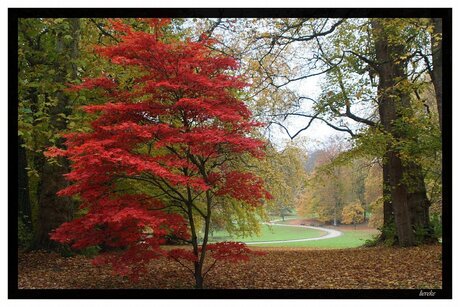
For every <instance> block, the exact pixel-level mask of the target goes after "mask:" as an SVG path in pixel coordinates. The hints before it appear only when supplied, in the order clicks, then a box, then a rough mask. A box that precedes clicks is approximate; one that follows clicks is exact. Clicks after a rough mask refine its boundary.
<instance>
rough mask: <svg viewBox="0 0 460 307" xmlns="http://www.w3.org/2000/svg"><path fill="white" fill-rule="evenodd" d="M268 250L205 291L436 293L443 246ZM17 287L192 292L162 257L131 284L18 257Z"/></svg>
mask: <svg viewBox="0 0 460 307" xmlns="http://www.w3.org/2000/svg"><path fill="white" fill-rule="evenodd" d="M258 250H263V251H265V252H267V254H266V255H264V256H259V257H255V258H253V259H252V260H251V261H250V262H247V263H243V264H227V263H220V264H219V265H217V266H216V267H215V268H214V270H213V271H211V272H210V273H209V274H208V276H206V280H205V287H206V288H224V289H235V288H236V289H247V288H250V289H282V288H288V289H407V288H414V289H420V288H429V289H439V288H441V285H442V260H441V246H440V245H436V246H422V247H412V248H388V247H377V248H355V249H342V250H308V249H305V248H258ZM18 286H19V288H22V289H47V288H48V289H49V288H51V289H69V288H73V289H75V288H76V289H88V288H99V289H107V288H154V289H158V288H163V289H164V288H192V287H193V280H192V277H191V274H190V272H188V271H187V270H186V269H185V268H183V267H181V266H180V265H178V264H176V263H175V262H172V261H168V260H166V259H163V260H158V261H153V262H152V264H151V265H150V270H149V273H148V274H147V275H145V276H143V277H142V278H141V280H140V281H139V283H137V284H135V283H133V282H131V281H130V280H129V279H127V278H122V277H119V276H113V275H112V274H111V270H110V268H108V267H102V268H101V267H94V266H92V265H91V263H90V259H88V258H86V257H84V256H73V257H68V258H64V257H62V256H60V255H59V254H56V253H46V252H43V251H35V252H28V253H20V256H19V283H18Z"/></svg>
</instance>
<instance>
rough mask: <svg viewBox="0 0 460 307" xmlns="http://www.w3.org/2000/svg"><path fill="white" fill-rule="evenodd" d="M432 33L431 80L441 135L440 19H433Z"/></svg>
mask: <svg viewBox="0 0 460 307" xmlns="http://www.w3.org/2000/svg"><path fill="white" fill-rule="evenodd" d="M433 26H434V27H433V33H432V34H431V53H432V62H433V69H432V73H431V79H432V82H433V85H434V90H435V93H436V104H437V107H438V116H439V127H440V129H441V133H442V40H441V39H442V19H441V18H433Z"/></svg>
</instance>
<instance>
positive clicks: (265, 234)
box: [210, 225, 326, 246]
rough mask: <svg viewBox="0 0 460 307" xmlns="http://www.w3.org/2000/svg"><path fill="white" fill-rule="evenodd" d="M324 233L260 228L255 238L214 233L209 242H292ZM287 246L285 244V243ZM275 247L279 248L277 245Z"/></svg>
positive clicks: (266, 226) (223, 232)
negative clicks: (259, 232)
mask: <svg viewBox="0 0 460 307" xmlns="http://www.w3.org/2000/svg"><path fill="white" fill-rule="evenodd" d="M325 234H326V233H325V232H323V231H320V230H315V229H302V228H296V227H284V226H276V225H274V226H268V225H262V226H261V234H260V235H259V236H257V237H231V236H230V235H229V234H228V233H227V232H226V231H215V232H214V235H213V236H212V237H210V241H213V242H219V241H230V240H232V241H242V242H256V241H277V240H294V239H305V238H316V237H320V236H322V235H325ZM286 244H287V243H286ZM276 246H279V245H278V244H277V245H276Z"/></svg>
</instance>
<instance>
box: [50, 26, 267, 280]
mask: <svg viewBox="0 0 460 307" xmlns="http://www.w3.org/2000/svg"><path fill="white" fill-rule="evenodd" d="M145 21H146V22H147V23H149V24H150V26H151V31H149V32H143V31H137V30H134V29H133V28H131V27H130V26H128V25H126V24H124V23H122V22H121V21H119V20H112V22H111V23H112V27H113V29H114V30H116V35H117V38H118V40H119V43H116V44H114V45H110V46H99V47H97V48H96V52H98V53H99V54H100V55H101V56H102V57H104V58H106V59H108V60H109V61H110V62H111V63H112V64H114V65H115V66H118V67H124V68H126V69H132V70H133V71H135V72H136V78H135V80H134V85H133V86H130V87H127V86H126V85H125V84H122V83H121V82H119V80H117V79H116V78H115V77H113V76H109V75H108V74H105V75H104V74H103V75H102V76H100V77H98V78H90V79H86V80H85V81H84V82H83V83H81V84H79V85H75V86H73V87H71V88H70V91H99V92H100V93H101V94H102V95H104V97H106V102H105V103H103V104H98V105H88V106H85V107H84V110H85V111H86V112H87V113H89V114H93V113H94V114H95V115H93V118H95V119H94V120H93V121H92V122H91V127H92V131H91V132H80V133H78V132H77V133H70V134H67V135H65V138H66V142H65V148H56V147H54V148H51V149H49V150H48V152H47V155H48V156H49V157H59V156H64V157H67V158H68V159H69V160H70V161H71V163H72V171H71V172H70V173H69V174H67V175H66V179H67V180H69V181H71V182H72V183H73V184H72V185H70V186H68V187H67V188H65V189H63V190H61V191H60V192H59V195H60V196H78V198H79V199H80V200H81V206H80V210H81V211H82V212H84V214H83V215H82V216H81V217H79V218H77V219H75V220H73V221H71V222H68V223H65V224H63V225H62V226H61V227H59V228H58V229H56V231H54V232H53V233H52V236H51V237H52V239H53V240H56V241H58V242H61V243H67V244H71V246H72V247H73V248H76V249H82V248H86V247H90V246H96V245H99V246H103V248H105V249H106V250H110V249H119V250H120V252H118V253H111V254H110V255H106V254H101V255H100V256H98V257H97V258H96V259H95V261H94V262H95V263H96V264H102V263H109V264H111V265H112V266H113V268H114V269H115V271H116V272H117V273H119V274H122V275H129V276H131V277H134V278H136V277H139V275H140V274H142V272H143V270H145V265H146V264H147V263H148V261H149V260H151V259H155V258H158V257H163V256H164V257H169V258H171V259H172V260H175V261H177V262H179V263H180V264H182V265H183V266H185V267H186V268H187V269H188V270H190V271H191V273H192V274H193V276H194V278H195V284H196V287H197V288H202V287H203V278H204V277H205V276H206V274H207V272H208V271H209V270H210V269H211V268H212V267H213V266H214V264H215V262H216V261H221V260H222V261H241V260H248V259H249V256H250V254H253V253H254V252H252V251H251V250H249V249H248V248H247V247H246V246H245V245H244V244H242V243H236V242H221V243H214V244H210V243H208V234H209V229H210V226H211V225H210V223H211V216H212V212H213V210H216V209H217V208H219V207H221V206H226V204H228V202H229V201H230V200H237V201H239V205H240V206H242V207H244V208H246V210H253V208H254V207H258V206H261V205H262V204H263V203H264V200H265V199H269V198H270V197H271V195H270V194H269V193H268V192H267V191H266V190H265V189H264V185H263V181H262V179H261V178H259V177H257V176H256V175H254V174H252V173H251V172H249V171H247V170H244V169H243V168H242V167H238V168H236V167H235V166H234V165H235V164H234V162H235V161H236V160H238V159H244V158H245V157H250V156H252V157H257V158H260V157H262V156H263V154H264V152H263V151H264V142H263V141H261V140H258V139H256V138H254V137H251V131H252V130H253V129H254V128H255V127H258V126H260V124H259V123H257V122H254V121H251V119H250V116H251V112H250V111H249V109H248V108H247V107H246V105H245V104H244V103H243V102H242V101H241V100H239V99H238V96H237V93H238V91H239V90H241V89H243V88H244V87H245V86H246V84H245V83H243V82H242V81H241V80H240V78H239V77H238V76H235V75H232V71H233V70H235V69H236V67H237V63H236V61H235V60H234V59H233V58H231V57H226V56H222V55H221V54H217V53H213V52H212V51H211V50H210V49H209V48H208V47H206V46H207V45H210V44H212V43H213V42H212V41H211V40H210V39H208V38H207V37H204V36H203V37H201V39H200V40H199V41H197V42H192V41H190V40H184V41H182V40H178V39H176V38H174V37H171V36H168V35H165V34H164V32H165V29H166V28H167V27H168V23H169V21H168V20H166V19H148V20H145ZM94 116H95V117H94ZM168 240H174V241H175V242H183V243H187V244H190V245H191V246H192V250H189V249H184V248H175V249H170V250H164V249H161V248H160V246H161V245H162V244H164V243H165V242H167V241H168ZM208 255H209V256H210V258H211V260H210V261H206V262H205V260H206V258H209V257H207V256H208Z"/></svg>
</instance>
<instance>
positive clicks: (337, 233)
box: [244, 220, 343, 245]
mask: <svg viewBox="0 0 460 307" xmlns="http://www.w3.org/2000/svg"><path fill="white" fill-rule="evenodd" d="M278 221H279V220H276V221H271V222H270V223H264V224H267V225H275V226H282V227H297V228H309V229H315V230H320V231H324V232H326V234H325V235H323V236H320V237H316V238H305V239H292V240H275V241H256V242H254V241H253V242H244V243H246V244H247V245H251V244H252V245H254V244H277V243H290V242H305V241H317V240H325V239H331V238H336V237H339V236H341V235H342V234H343V233H342V232H341V231H338V230H334V229H328V228H323V227H313V226H304V225H287V224H277V223H276V222H278Z"/></svg>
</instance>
